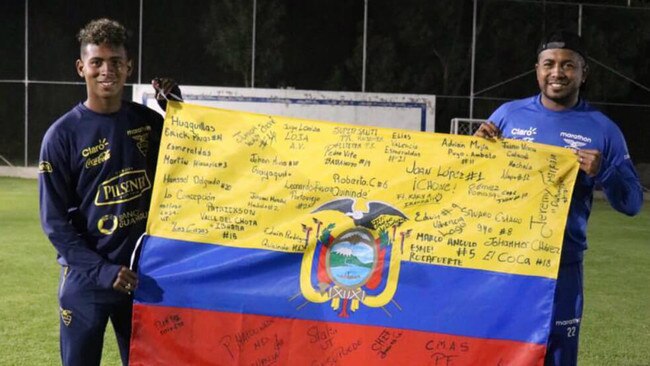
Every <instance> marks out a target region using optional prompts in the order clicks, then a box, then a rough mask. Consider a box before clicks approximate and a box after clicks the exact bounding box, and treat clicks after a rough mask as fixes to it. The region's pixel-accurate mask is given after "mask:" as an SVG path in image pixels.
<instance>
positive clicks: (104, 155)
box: [39, 19, 179, 365]
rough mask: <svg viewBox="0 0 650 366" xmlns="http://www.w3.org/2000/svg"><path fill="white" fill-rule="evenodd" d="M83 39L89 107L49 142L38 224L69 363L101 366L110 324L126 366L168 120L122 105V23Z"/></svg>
mask: <svg viewBox="0 0 650 366" xmlns="http://www.w3.org/2000/svg"><path fill="white" fill-rule="evenodd" d="M78 38H79V41H80V46H81V50H80V51H81V57H80V59H79V60H77V63H76V69H77V72H78V74H79V76H80V77H82V78H84V79H85V82H86V91H87V99H86V101H84V102H83V103H79V104H78V105H77V106H75V107H74V108H72V110H70V111H69V112H68V113H66V114H65V115H63V116H62V117H61V118H59V119H58V120H57V121H56V122H55V123H54V124H52V126H50V128H49V129H48V131H47V132H46V134H45V136H44V138H43V143H42V146H41V153H40V164H39V173H40V174H39V192H40V216H41V224H42V227H43V230H44V231H45V233H46V234H47V236H48V238H49V239H50V241H51V242H52V244H54V247H55V248H56V251H57V254H58V262H59V263H60V264H61V266H62V270H61V279H60V286H59V312H60V338H61V341H60V348H61V358H62V362H63V364H64V365H99V364H100V359H101V354H102V345H103V340H104V331H105V329H106V324H107V322H108V319H110V320H111V322H112V324H113V328H114V329H115V333H116V336H117V341H118V346H119V349H120V354H121V358H122V362H123V363H124V364H125V365H126V364H128V354H129V342H130V335H131V308H132V297H131V292H132V291H133V290H134V289H135V287H136V286H137V284H138V278H137V274H136V273H135V272H133V271H131V270H130V269H129V268H128V266H129V260H130V257H131V253H132V252H133V250H134V248H135V244H136V241H137V240H138V238H139V237H140V235H141V234H142V233H143V232H144V229H145V223H146V220H147V213H148V210H149V202H150V195H151V188H152V184H153V174H154V171H155V162H156V158H157V155H158V154H157V152H158V148H159V141H160V135H161V130H162V122H163V120H162V117H161V116H160V115H159V114H158V113H156V112H154V111H153V110H151V109H148V108H147V107H144V106H142V105H139V104H135V103H131V102H127V101H123V100H122V93H123V89H124V83H125V81H126V78H127V76H129V75H130V74H131V70H132V64H131V60H130V59H129V58H128V55H127V49H126V43H127V38H126V30H125V28H124V27H123V26H122V25H121V24H119V23H117V22H115V21H112V20H109V19H99V20H95V21H92V22H90V23H88V25H87V26H86V27H85V28H83V29H82V30H81V31H80V32H79V35H78ZM153 84H154V88H156V90H157V91H158V93H157V95H160V94H163V95H164V94H167V93H169V91H170V90H171V89H172V88H174V89H175V91H176V95H178V93H179V90H178V87H177V86H176V85H175V84H174V82H173V81H172V80H170V79H156V80H155V81H154V83H153ZM161 92H162V93H161ZM161 106H162V107H163V108H164V105H163V104H162V103H161Z"/></svg>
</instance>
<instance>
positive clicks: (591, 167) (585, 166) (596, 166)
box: [576, 149, 602, 177]
mask: <svg viewBox="0 0 650 366" xmlns="http://www.w3.org/2000/svg"><path fill="white" fill-rule="evenodd" d="M576 155H578V162H579V163H580V169H581V170H582V171H584V172H585V173H587V175H588V176H590V177H594V176H596V174H598V172H599V171H600V161H601V159H602V156H601V154H600V151H598V150H592V149H584V150H576Z"/></svg>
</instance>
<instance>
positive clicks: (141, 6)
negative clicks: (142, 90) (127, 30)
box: [138, 0, 143, 84]
mask: <svg viewBox="0 0 650 366" xmlns="http://www.w3.org/2000/svg"><path fill="white" fill-rule="evenodd" d="M142 2H143V0H140V24H139V25H138V33H139V34H138V84H142V14H143V4H142Z"/></svg>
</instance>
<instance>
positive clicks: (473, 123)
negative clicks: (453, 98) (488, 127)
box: [449, 118, 487, 135]
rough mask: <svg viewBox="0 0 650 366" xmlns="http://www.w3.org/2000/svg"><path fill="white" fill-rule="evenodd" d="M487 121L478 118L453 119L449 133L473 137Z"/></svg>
mask: <svg viewBox="0 0 650 366" xmlns="http://www.w3.org/2000/svg"><path fill="white" fill-rule="evenodd" d="M486 121H487V120H486V119H478V118H452V119H451V126H450V127H449V132H450V133H453V134H454V135H473V134H474V132H476V130H477V129H478V126H480V125H481V123H483V122H486Z"/></svg>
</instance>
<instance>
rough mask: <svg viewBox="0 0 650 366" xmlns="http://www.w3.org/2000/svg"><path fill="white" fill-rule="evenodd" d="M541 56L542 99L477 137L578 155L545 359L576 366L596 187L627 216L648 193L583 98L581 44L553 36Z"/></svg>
mask: <svg viewBox="0 0 650 366" xmlns="http://www.w3.org/2000/svg"><path fill="white" fill-rule="evenodd" d="M537 55H538V56H537V63H536V65H535V69H536V72H537V82H538V84H539V88H540V90H541V93H540V94H539V95H536V96H534V97H530V98H526V99H521V100H515V101H512V102H509V103H505V104H503V105H502V106H500V107H499V108H498V109H497V110H496V111H494V113H492V115H491V116H490V117H489V118H488V120H489V122H486V123H483V124H481V126H480V127H479V129H478V130H477V132H476V133H475V135H476V136H480V137H485V138H488V139H493V138H497V137H505V138H514V139H521V140H527V141H535V142H539V143H544V144H549V145H556V146H563V147H566V148H569V149H573V150H574V151H575V153H576V158H577V159H578V161H579V163H580V172H579V173H578V179H577V181H576V183H575V187H574V190H573V197H572V200H571V206H570V209H569V216H568V220H567V224H566V229H565V232H564V242H563V248H562V256H561V262H560V270H559V273H558V278H557V287H556V291H555V299H554V309H553V319H552V324H551V334H550V337H549V340H548V344H547V354H546V359H545V364H546V365H558V366H560V365H561V366H570V365H575V364H576V363H577V359H578V335H579V331H580V323H581V318H582V307H583V302H582V292H583V291H582V274H583V272H582V259H583V254H584V251H585V250H586V249H587V238H586V231H587V220H588V218H589V214H590V212H591V204H592V198H593V189H594V186H595V185H599V186H601V187H602V189H603V191H604V193H605V195H606V196H607V200H608V201H609V203H610V204H611V205H612V207H614V208H615V209H616V210H618V211H620V212H622V213H625V214H627V215H635V214H637V213H638V212H639V211H640V210H641V206H642V204H643V190H642V187H641V183H640V182H639V178H638V176H637V174H636V171H635V170H634V166H633V165H632V161H631V160H630V155H629V153H628V150H627V146H626V144H625V139H624V138H623V134H622V133H621V131H620V130H619V128H618V127H617V126H616V124H615V123H614V122H612V121H611V120H610V119H609V118H607V117H606V116H605V115H604V114H602V113H601V112H599V111H597V110H596V109H594V108H593V107H591V106H590V105H589V104H588V103H587V102H585V101H584V100H582V99H581V98H580V96H579V94H580V88H581V86H582V85H583V84H584V82H585V81H586V79H587V72H588V65H587V63H586V59H587V57H586V53H585V51H584V48H583V47H582V45H581V39H580V37H579V36H578V35H576V34H574V33H571V32H566V31H557V32H553V33H551V34H550V35H548V36H547V37H545V38H544V39H543V40H542V42H541V44H540V46H539V48H538V51H537Z"/></svg>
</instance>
